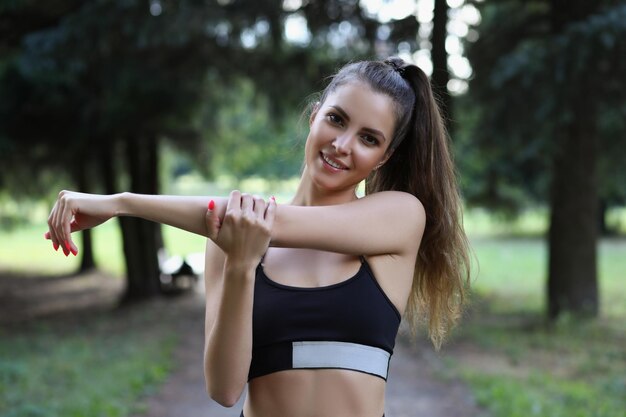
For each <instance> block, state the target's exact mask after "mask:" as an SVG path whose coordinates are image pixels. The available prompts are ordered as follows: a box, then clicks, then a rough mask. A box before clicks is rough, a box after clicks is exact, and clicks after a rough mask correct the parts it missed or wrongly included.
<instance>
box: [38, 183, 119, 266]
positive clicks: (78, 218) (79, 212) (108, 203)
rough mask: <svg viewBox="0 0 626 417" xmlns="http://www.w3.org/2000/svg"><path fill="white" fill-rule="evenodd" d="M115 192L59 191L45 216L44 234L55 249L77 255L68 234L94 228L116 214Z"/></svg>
mask: <svg viewBox="0 0 626 417" xmlns="http://www.w3.org/2000/svg"><path fill="white" fill-rule="evenodd" d="M115 197H116V196H114V195H95V194H85V193H78V192H73V191H65V190H64V191H61V192H60V193H59V197H58V198H57V201H56V202H55V203H54V207H52V210H51V212H50V216H48V228H49V230H48V232H46V234H45V235H44V237H45V238H46V239H50V240H51V241H52V245H53V247H54V249H55V250H58V248H59V247H61V248H62V249H63V253H65V256H67V255H69V253H70V252H71V253H72V254H74V256H76V254H77V253H78V247H77V246H76V245H75V244H74V242H73V241H72V237H71V233H73V232H77V231H80V230H84V229H90V228H92V227H96V226H98V225H99V224H102V223H104V222H106V221H107V220H109V219H110V218H111V217H114V216H115V214H116V208H115Z"/></svg>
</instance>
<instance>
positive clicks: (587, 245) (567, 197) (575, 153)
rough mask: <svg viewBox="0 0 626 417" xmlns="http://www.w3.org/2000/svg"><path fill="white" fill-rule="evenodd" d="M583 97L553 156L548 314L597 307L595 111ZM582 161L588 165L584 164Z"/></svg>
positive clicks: (582, 312) (586, 312) (584, 311)
mask: <svg viewBox="0 0 626 417" xmlns="http://www.w3.org/2000/svg"><path fill="white" fill-rule="evenodd" d="M583 97H584V95H583V94H582V91H581V96H580V98H581V100H579V103H580V104H578V105H576V106H575V110H576V111H575V115H574V117H573V120H572V121H571V122H570V124H569V128H568V129H567V130H565V132H564V133H565V134H566V135H567V140H566V141H561V143H563V146H562V147H561V149H560V150H559V152H558V153H557V155H556V156H555V162H554V179H553V184H552V201H551V219H550V231H549V256H550V259H549V275H548V315H549V317H550V318H551V319H555V318H557V317H558V316H559V315H561V314H562V313H566V312H567V313H572V314H575V315H578V316H595V315H597V313H598V308H599V306H598V284H597V271H596V268H597V267H596V265H597V254H596V252H597V248H596V246H597V240H598V223H597V219H598V184H597V174H596V141H595V140H594V138H595V136H594V131H595V129H594V120H593V116H592V115H593V112H589V109H588V108H585V104H589V103H588V102H585V101H584V100H582V98H583ZM583 167H584V168H583Z"/></svg>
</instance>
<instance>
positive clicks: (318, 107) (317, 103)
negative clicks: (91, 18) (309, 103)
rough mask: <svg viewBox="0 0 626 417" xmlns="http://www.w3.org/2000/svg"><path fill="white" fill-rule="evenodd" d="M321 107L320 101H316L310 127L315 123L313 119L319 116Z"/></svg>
mask: <svg viewBox="0 0 626 417" xmlns="http://www.w3.org/2000/svg"><path fill="white" fill-rule="evenodd" d="M319 109H320V102H319V101H316V102H315V104H314V105H313V109H312V110H311V116H310V117H309V127H311V125H312V124H313V120H315V116H317V111H318V110H319Z"/></svg>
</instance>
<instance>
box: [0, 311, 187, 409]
mask: <svg viewBox="0 0 626 417" xmlns="http://www.w3.org/2000/svg"><path fill="white" fill-rule="evenodd" d="M161 308H162V306H161ZM157 313H160V311H159V309H158V305H156V304H150V303H145V304H143V305H141V306H139V307H136V308H133V309H125V310H124V311H119V312H116V313H111V312H108V313H93V314H81V317H70V318H67V317H66V318H65V319H64V320H59V319H54V320H50V319H48V320H39V321H36V322H30V323H28V324H26V325H20V326H17V325H13V326H10V327H5V328H0V415H1V416H3V417H39V416H46V417H57V416H59V417H68V416H69V417H92V416H107V417H122V416H127V415H129V414H131V413H133V412H137V411H140V410H141V403H140V402H139V398H140V396H141V395H144V394H146V393H147V392H149V391H150V390H151V389H153V388H154V387H155V386H156V385H157V384H158V383H159V382H160V381H162V380H163V379H164V378H165V376H166V375H167V374H168V371H169V369H170V368H171V366H172V363H171V356H172V355H171V353H172V349H173V347H174V345H175V343H176V336H175V334H176V333H175V331H174V329H175V325H176V323H175V322H174V321H172V320H167V318H166V319H165V320H155V319H154V317H155V315H156V314H157ZM164 316H165V317H167V315H163V314H159V317H164ZM170 316H171V315H170Z"/></svg>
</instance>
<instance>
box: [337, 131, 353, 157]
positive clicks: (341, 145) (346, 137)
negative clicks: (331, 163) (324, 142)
mask: <svg viewBox="0 0 626 417" xmlns="http://www.w3.org/2000/svg"><path fill="white" fill-rule="evenodd" d="M352 136H353V135H352V134H351V133H348V132H346V133H344V134H342V135H339V136H337V137H336V138H335V140H334V141H333V147H334V148H335V150H336V152H337V153H342V154H349V153H350V150H351V146H352Z"/></svg>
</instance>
